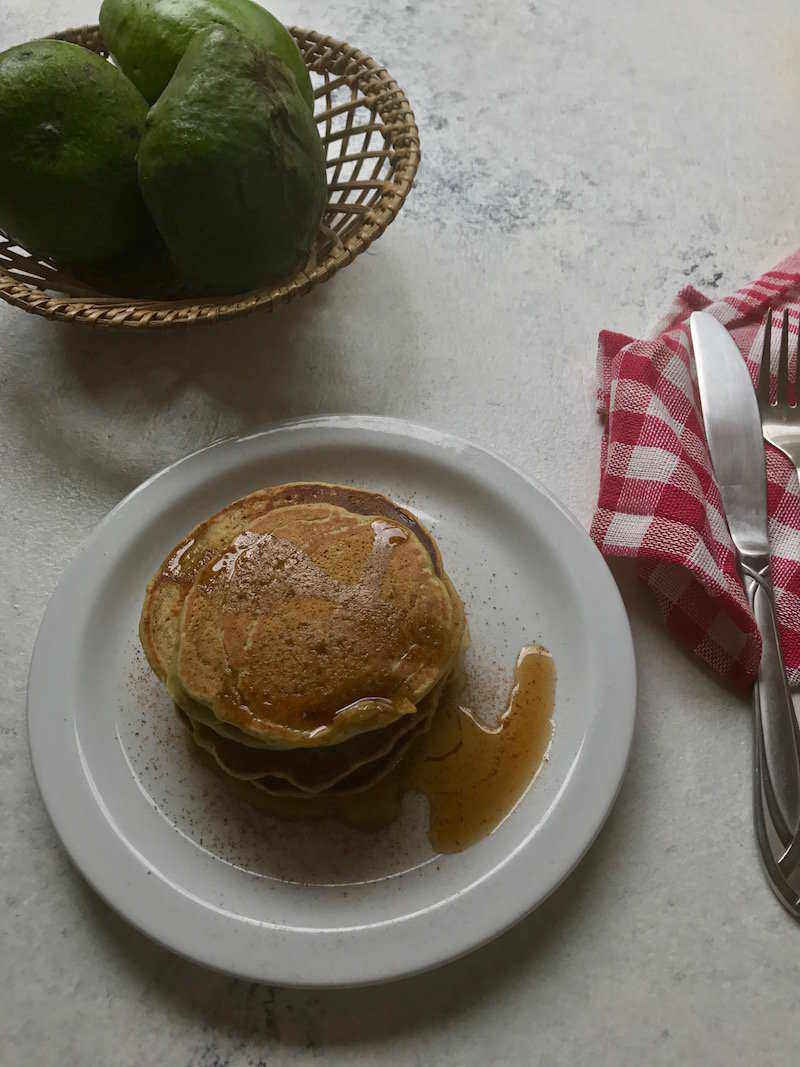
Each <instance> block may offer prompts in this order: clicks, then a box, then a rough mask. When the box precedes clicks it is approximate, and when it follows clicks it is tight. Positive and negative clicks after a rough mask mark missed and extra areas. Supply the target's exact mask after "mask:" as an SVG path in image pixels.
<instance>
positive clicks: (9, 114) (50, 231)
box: [0, 40, 153, 266]
mask: <svg viewBox="0 0 800 1067" xmlns="http://www.w3.org/2000/svg"><path fill="white" fill-rule="evenodd" d="M146 116H147V103H146V101H145V100H144V98H143V97H142V95H141V93H140V92H139V91H138V89H136V87H135V86H134V85H132V84H131V83H130V82H129V81H128V79H127V78H126V77H125V76H124V74H122V73H120V71H119V70H117V69H116V67H113V66H112V65H111V64H110V63H108V62H107V61H106V60H105V59H102V58H101V57H100V56H98V55H97V54H96V53H94V52H90V51H88V50H87V49H85V48H81V47H79V46H78V45H74V44H67V43H66V42H65V41H50V40H47V41H31V42H30V44H21V45H17V46H16V47H14V48H9V49H8V51H6V52H3V53H0V227H2V228H3V229H4V230H5V231H6V232H7V233H8V234H9V235H11V236H12V237H14V238H15V239H16V240H17V241H19V242H20V243H21V244H23V245H24V246H25V247H26V248H27V249H28V250H29V251H32V252H36V253H39V254H45V255H47V256H48V257H50V258H52V259H54V260H56V261H57V262H60V263H62V264H67V265H70V266H80V265H82V264H97V263H100V262H102V261H105V260H107V259H110V258H112V257H115V256H118V255H120V254H121V253H122V252H124V250H125V249H126V248H129V247H132V246H134V245H136V244H137V243H139V242H140V241H141V240H143V239H144V238H146V237H147V236H148V235H152V234H153V228H152V222H151V221H150V219H149V217H148V215H147V211H146V209H145V206H144V202H143V200H142V197H141V193H140V192H139V186H138V183H137V172H136V150H137V148H138V147H139V138H140V137H141V135H142V132H143V130H144V124H145V118H146Z"/></svg>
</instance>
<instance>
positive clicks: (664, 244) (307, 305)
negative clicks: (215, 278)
mask: <svg viewBox="0 0 800 1067" xmlns="http://www.w3.org/2000/svg"><path fill="white" fill-rule="evenodd" d="M97 6H98V5H97V2H96V0H70V2H67V0H4V3H3V5H2V7H3V13H2V18H0V48H4V47H7V46H8V45H11V44H13V43H17V42H19V41H22V40H24V39H27V38H30V37H34V36H36V35H37V34H44V33H47V32H50V31H52V30H55V29H59V28H63V27H65V26H70V25H79V24H82V23H85V22H92V21H95V20H96V12H97ZM274 10H275V12H276V14H278V15H279V16H281V17H283V18H284V19H285V20H286V21H293V22H296V23H298V24H300V25H307V26H313V27H314V28H317V29H320V30H324V31H327V32H330V33H331V34H333V35H335V36H338V37H342V38H344V39H346V40H349V41H351V42H352V43H354V44H357V45H358V46H359V47H361V48H363V49H364V50H366V51H368V52H369V53H370V54H372V55H374V56H376V57H379V58H380V60H381V61H382V62H384V63H386V65H387V66H388V67H389V69H390V70H391V71H392V73H393V74H394V76H395V77H396V78H397V79H398V81H399V82H400V84H402V85H403V86H404V88H405V89H406V90H407V92H408V94H409V97H410V99H411V101H412V104H413V106H414V108H415V111H416V114H417V118H418V122H419V126H420V130H421V136H422V145H423V164H422V168H421V170H420V174H419V181H418V185H417V188H416V189H415V191H414V192H413V193H412V194H411V197H410V198H409V200H408V203H407V205H406V207H405V208H404V210H403V212H402V213H401V216H400V218H399V220H398V221H397V222H396V223H395V224H394V225H393V226H392V227H391V228H390V229H389V231H388V232H387V233H386V234H385V235H384V237H382V238H381V240H380V241H379V242H378V243H377V244H375V245H374V246H373V249H372V251H371V252H370V254H369V257H368V258H367V257H366V256H365V257H362V258H361V259H360V260H358V261H357V262H356V263H355V264H354V265H353V266H352V267H350V268H349V269H347V270H346V271H344V272H342V273H341V274H340V275H339V276H338V277H337V278H336V279H335V280H334V281H333V282H331V283H330V284H328V285H325V286H323V287H322V288H320V289H318V290H317V291H316V292H315V293H314V294H312V295H311V296H310V297H308V298H306V299H304V300H302V301H299V302H297V303H295V304H294V305H293V306H291V307H290V308H288V309H285V310H283V311H282V312H281V313H279V314H277V315H275V316H273V317H252V318H249V319H245V320H241V321H238V322H235V323H232V324H229V325H226V326H220V327H213V328H206V329H204V330H194V331H191V332H186V333H175V334H169V335H164V336H141V337H140V336H129V335H125V334H119V335H118V334H116V333H110V332H106V331H97V332H92V331H90V330H87V329H78V328H74V327H73V328H71V327H68V326H63V325H58V324H52V323H48V322H45V321H43V320H41V319H37V318H35V317H34V316H31V315H26V314H24V313H22V312H21V311H17V310H14V309H12V308H9V307H7V306H6V305H2V306H0V380H1V381H2V388H1V389H0V427H1V429H0V467H1V469H2V472H3V473H2V480H1V482H0V499H1V500H2V507H1V508H0V515H2V519H1V520H0V551H1V552H2V558H3V560H4V566H5V570H4V571H3V576H2V589H3V592H2V596H0V612H2V615H0V621H1V622H2V628H3V633H4V640H3V641H2V648H0V692H1V693H2V698H1V699H2V709H1V710H0V805H1V806H2V811H3V818H2V820H0V870H1V871H2V876H1V878H0V883H1V888H2V894H3V910H2V916H0V929H1V930H2V945H3V949H2V952H0V983H2V991H3V997H2V999H3V1010H2V1012H0V1062H2V1063H3V1064H4V1065H7V1067H15V1065H18V1064H19V1065H22V1064H26V1065H28V1064H35V1065H37V1067H50V1065H52V1067H61V1065H64V1064H70V1065H71V1064H77V1065H84V1064H85V1065H94V1064H98V1065H106V1064H114V1065H120V1067H139V1065H141V1064H159V1065H164V1067H167V1065H169V1067H172V1065H175V1067H255V1065H256V1064H267V1063H269V1064H276V1065H282V1064H289V1063H295V1062H296V1063H310V1062H314V1061H317V1060H324V1061H325V1062H328V1063H337V1064H353V1065H355V1064H358V1065H367V1064H383V1063H393V1064H414V1063H419V1064H423V1063H424V1064H426V1065H429V1064H459V1065H460V1064H464V1065H467V1064H476V1065H478V1064H480V1065H484V1064H485V1065H489V1064H491V1065H498V1067H499V1065H517V1064H520V1065H522V1064H526V1065H527V1064H541V1065H551V1064H571V1065H572V1064H584V1063H585V1064H592V1065H593V1067H599V1065H601V1064H603V1065H605V1064H607V1065H614V1067H617V1065H619V1067H622V1065H626V1067H627V1065H630V1067H638V1065H640V1064H655V1065H660V1064H672V1063H692V1064H709V1065H717V1064H719V1065H723V1064H724V1065H726V1067H730V1065H734V1064H742V1065H749V1064H752V1063H755V1062H759V1063H761V1064H764V1065H772V1064H774V1065H784V1064H789V1063H792V1062H797V1058H798V1053H797V1036H796V1035H797V1032H798V1030H797V1019H798V1008H800V981H799V979H800V964H798V959H800V929H798V928H797V927H796V926H795V925H794V924H793V923H792V922H791V920H789V919H788V918H787V917H786V916H785V915H784V913H783V912H782V911H781V909H780V908H779V906H778V904H777V903H776V902H775V900H774V899H773V897H772V895H771V894H770V892H769V890H768V889H767V888H766V885H765V883H764V880H763V878H762V875H761V872H760V870H759V866H758V862H757V857H756V849H755V845H754V841H753V834H752V831H751V816H750V770H749V762H750V723H749V715H748V707H747V705H746V703H745V702H744V701H740V700H738V699H736V698H734V697H731V696H730V695H729V694H728V693H726V692H724V691H723V690H722V689H721V688H720V687H719V686H718V685H717V683H716V682H715V681H714V679H713V678H711V677H710V676H709V675H708V674H707V673H705V672H704V671H703V670H702V669H701V668H700V667H699V666H697V665H696V664H695V663H694V662H691V661H689V660H688V659H687V658H686V657H685V656H684V655H683V654H682V653H681V652H680V651H679V650H678V649H676V648H675V647H674V646H673V644H672V643H671V642H670V640H669V639H668V637H667V636H666V634H665V633H664V632H663V631H662V629H661V627H660V624H659V621H658V618H657V616H656V613H655V609H654V607H653V605H652V604H651V602H650V601H649V599H648V598H647V597H646V595H645V594H644V593H643V592H642V591H640V590H639V588H638V587H637V585H636V583H635V581H633V580H632V578H631V577H630V575H628V574H627V573H626V572H625V571H624V570H619V571H618V572H617V574H618V577H619V580H620V584H621V585H622V587H623V590H624V595H625V598H626V602H627V604H628V607H629V610H630V614H631V621H632V625H633V632H634V637H635V641H636V651H637V656H638V661H639V670H640V688H641V695H640V702H639V716H638V725H637V730H636V736H635V740H634V746H633V753H632V758H631V763H630V769H629V771H628V774H627V778H626V780H625V783H624V786H623V789H622V792H621V795H620V797H619V800H618V802H617V805H616V807H615V809H614V811H613V813H612V815H611V817H610V819H609V821H608V824H607V825H606V827H605V829H604V830H603V832H602V834H601V836H600V838H599V840H598V841H597V843H596V844H595V846H594V847H593V849H592V850H591V852H590V853H589V855H588V856H587V858H586V859H585V861H584V862H583V863H582V864H581V866H580V867H579V869H578V870H577V871H576V872H575V873H574V874H573V875H572V877H570V878H569V879H568V881H567V882H566V884H565V885H563V886H562V888H561V889H560V890H559V891H558V892H557V893H556V894H555V895H554V896H553V897H552V898H551V899H550V900H549V901H548V902H547V903H546V904H545V905H544V906H543V907H542V908H540V909H539V911H538V912H536V913H535V914H533V915H532V916H530V917H529V918H528V919H527V920H526V921H524V922H523V923H521V924H520V925H519V926H517V927H516V928H515V929H513V930H512V931H511V932H510V933H508V934H506V935H505V936H503V937H502V938H501V939H500V940H498V941H497V942H495V943H494V944H492V945H490V946H489V947H487V948H485V949H482V950H481V951H479V952H477V953H475V954H474V955H472V956H470V957H468V958H466V959H464V960H461V961H460V962H458V963H455V964H453V965H451V966H448V967H446V968H444V969H442V970H440V971H438V972H436V973H433V974H430V975H427V976H424V977H421V978H417V979H413V980H409V981H405V982H402V983H399V984H395V985H391V986H387V987H382V988H375V989H368V990H363V991H355V992H353V991H350V992H324V993H313V994H310V993H303V992H297V991H294V992H287V991H282V990H280V989H272V988H267V987H260V986H256V985H248V984H247V983H243V982H240V981H237V980H233V979H230V978H227V977H223V976H220V975H217V974H213V973H210V972H207V971H205V970H203V969H202V968H200V967H197V966H194V965H192V964H189V963H186V962H184V961H183V960H181V959H178V958H177V957H175V956H173V955H171V954H170V953H168V952H166V951H164V950H162V949H161V948H158V947H157V946H155V945H154V944H151V943H150V942H149V941H148V940H146V939H145V938H144V937H142V936H141V935H140V934H138V933H136V932H135V931H134V930H133V929H131V928H130V927H129V926H128V925H127V924H126V923H125V922H124V921H123V920H122V919H120V918H118V917H117V916H116V915H115V914H113V913H112V912H110V911H109V909H108V908H107V907H106V906H105V905H104V904H103V903H101V901H100V900H99V899H98V898H97V897H96V896H95V895H94V893H93V892H92V891H91V890H90V889H89V888H88V886H87V885H86V884H85V883H84V881H83V880H82V878H81V877H80V876H79V875H78V874H77V873H76V871H75V870H74V869H73V867H72V866H71V864H70V862H69V861H68V859H67V857H66V855H65V853H64V852H63V850H62V849H61V847H60V845H59V842H58V840H57V839H56V836H55V834H54V832H53V830H52V828H51V825H50V822H49V820H48V818H47V816H46V814H45V811H44V809H43V807H42V804H41V801H40V799H39V795H38V792H37V789H36V785H35V783H34V780H33V776H32V773H31V767H30V761H29V757H28V747H27V737H26V727H25V684H26V675H27V669H28V663H29V660H30V655H31V648H32V645H33V640H34V637H35V634H36V629H37V626H38V624H39V620H40V619H41V616H42V613H43V611H44V608H45V604H46V603H47V599H48V597H49V595H50V593H51V592H52V590H53V588H54V586H55V584H56V582H57V580H58V577H59V574H60V572H61V570H62V568H63V567H64V565H65V563H66V561H67V560H69V559H70V558H71V557H72V556H73V554H74V553H75V552H76V551H77V549H78V547H79V546H80V544H81V542H82V539H83V538H84V537H85V536H86V534H87V533H88V531H89V530H90V529H91V528H92V526H93V525H94V524H95V523H96V522H97V521H98V520H99V519H100V518H101V516H102V515H103V514H104V513H105V512H106V511H107V510H108V509H109V508H111V507H112V506H113V505H114V504H115V503H116V502H117V501H118V500H119V499H120V498H121V497H122V496H123V495H125V494H126V493H127V492H128V491H129V490H130V489H131V488H133V487H134V486H135V485H136V484H137V483H138V482H140V481H141V480H142V479H143V478H145V477H147V476H148V475H149V474H151V473H152V472H153V471H155V470H156V469H158V468H160V467H162V466H163V465H165V464H166V463H169V462H170V461H171V460H174V459H176V458H177V457H179V456H181V455H182V454H184V453H185V452H188V451H190V450H192V449H195V448H197V447H199V446H201V445H204V444H206V443H207V442H209V441H211V440H213V439H214V438H217V437H220V436H223V435H226V434H233V433H239V432H243V431H248V430H252V429H254V428H256V427H260V426H263V425H264V424H265V423H268V422H270V421H271V420H274V419H280V418H285V417H287V416H294V415H304V414H309V413H316V412H329V411H356V412H370V413H375V414H390V415H396V416H401V417H407V418H411V419H413V420H415V421H418V422H427V423H430V424H432V425H435V426H438V427H441V428H443V429H446V430H451V431H454V432H456V433H458V434H462V435H467V436H469V437H471V438H474V439H475V440H477V441H478V442H481V443H484V444H486V445H490V446H492V447H493V448H496V449H497V450H499V451H500V452H501V453H503V454H505V455H506V456H508V457H509V458H510V459H511V460H512V461H513V462H515V463H516V464H518V465H519V466H521V467H522V468H524V469H525V470H526V471H528V472H530V473H531V474H533V475H536V476H537V477H538V478H540V479H541V480H542V481H543V482H544V483H546V484H547V485H548V486H549V487H550V488H551V489H552V490H553V491H554V492H555V493H557V494H558V495H559V496H560V497H562V499H563V500H564V501H565V502H566V504H567V505H568V506H569V507H570V508H571V509H572V510H573V511H574V512H575V513H576V514H577V515H578V516H579V517H580V518H581V520H582V521H584V522H585V523H587V524H588V522H589V520H590V516H591V510H592V504H593V500H594V495H595V491H596V481H597V445H598V440H599V434H600V430H599V426H598V423H597V421H596V418H595V415H594V411H593V370H594V367H593V364H594V350H595V342H596V333H597V330H598V329H599V328H600V327H603V326H608V327H614V328H618V329H621V330H624V331H627V332H632V333H636V332H641V331H643V330H645V329H646V328H647V327H648V326H649V324H650V323H651V321H653V320H654V319H656V318H657V317H658V315H659V314H660V313H661V311H662V309H663V308H664V307H665V306H666V305H667V304H668V303H669V301H670V300H671V298H672V296H673V294H674V293H675V291H676V290H677V289H679V288H680V287H681V286H682V285H684V284H685V283H686V282H692V283H694V284H696V285H697V286H699V287H700V288H702V289H705V290H706V291H707V292H709V293H712V294H721V293H723V292H726V291H729V290H731V289H733V288H735V287H736V286H738V285H739V284H741V283H742V282H744V281H745V280H747V279H748V278H749V277H752V276H754V275H756V274H757V273H760V272H761V271H762V270H764V269H766V268H768V267H770V266H771V265H773V263H775V262H776V261H777V260H778V259H779V258H781V257H782V256H783V255H784V254H786V253H787V252H789V251H790V250H791V249H792V248H793V247H794V246H796V245H797V244H798V239H799V238H800V225H799V224H798V218H800V209H799V208H798V202H797V200H798V198H797V188H798V181H797V176H798V171H800V163H798V149H797V145H798V113H800V30H799V29H798V23H797V19H796V9H795V8H794V5H793V4H790V3H789V2H788V0H768V2H767V3H765V4H762V5H754V4H752V3H750V2H749V0H681V2H673V3H667V4H665V3H663V0H640V2H638V3H636V4H624V3H623V4H620V3H615V2H611V0H591V2H590V0H578V2H574V3H566V2H564V0H535V2H533V0H525V2H522V0H511V2H510V3H505V4H499V5H497V4H491V3H479V2H478V0H444V2H443V3H440V4H435V5H430V4H422V3H418V2H417V0H408V2H403V0H385V2H383V3H374V2H372V0H368V2H367V3H355V2H354V0H342V2H340V3H339V4H336V5H334V4H329V3H326V2H324V0H297V2H296V3H295V4H294V5H292V4H290V3H289V0H280V2H279V3H276V4H275V5H274ZM355 308H358V314H354V313H353V312H354V309H355Z"/></svg>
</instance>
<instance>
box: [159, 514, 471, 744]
mask: <svg viewBox="0 0 800 1067" xmlns="http://www.w3.org/2000/svg"><path fill="white" fill-rule="evenodd" d="M460 641H461V626H460V622H459V615H458V613H457V611H456V609H455V605H454V603H453V600H452V598H451V594H450V589H449V587H448V584H447V583H445V582H444V581H443V580H442V579H441V578H440V577H439V576H438V575H437V574H436V572H435V570H434V566H433V561H432V559H431V557H430V554H429V553H428V551H427V550H426V549H425V547H424V546H423V544H422V543H421V542H420V541H419V540H418V538H417V537H416V536H415V535H414V534H413V533H412V532H411V531H410V530H408V529H407V528H405V527H404V526H401V525H400V524H398V523H391V522H389V521H387V520H385V519H382V518H378V517H375V516H369V515H358V514H353V513H352V512H349V511H346V510H345V509H344V508H341V507H338V506H337V505H333V504H327V503H312V504H298V505H292V506H288V507H285V508H281V509H276V510H274V511H272V512H268V513H267V514H265V515H262V516H259V517H258V518H256V519H254V520H253V521H252V522H250V523H249V524H248V529H247V531H246V532H245V533H243V534H240V535H239V536H238V537H237V538H236V539H235V540H234V542H233V544H232V546H231V547H230V549H229V550H228V551H227V552H223V553H222V554H221V555H220V556H218V557H217V558H216V559H213V560H211V561H210V562H209V563H207V564H206V565H205V566H204V567H202V568H201V569H200V571H199V572H198V574H197V576H196V578H195V581H194V584H193V585H192V587H191V589H190V590H189V592H188V593H187V594H186V597H185V598H184V603H183V608H182V611H181V617H180V620H179V639H178V648H177V652H176V654H175V656H174V659H173V663H172V664H171V666H170V670H169V672H168V676H167V687H168V689H169V690H170V692H171V693H172V695H173V697H174V698H175V699H176V701H177V702H178V703H179V704H180V705H181V706H184V701H185V699H186V698H187V697H188V698H189V700H191V701H192V702H193V703H196V704H202V705H204V706H206V707H207V708H209V709H210V710H211V711H212V713H213V715H214V717H215V718H216V719H217V720H219V721H220V722H223V723H228V724H231V725H233V726H236V727H237V728H238V729H239V730H241V731H243V732H244V733H246V734H250V735H252V736H253V737H255V738H258V739H259V740H261V741H262V742H264V743H266V744H268V745H270V746H272V747H298V746H307V747H314V748H317V747H320V746H325V745H333V744H338V743H340V742H341V741H344V740H345V739H346V738H347V737H350V736H353V735H354V734H357V733H361V732H362V731H364V730H374V729H377V728H380V727H382V726H386V725H388V724H389V723H391V722H394V721H395V720H396V719H398V718H400V717H401V716H404V715H413V714H414V713H415V711H416V705H417V703H418V702H419V701H420V700H421V699H422V698H423V697H424V696H425V695H426V694H427V693H428V692H430V690H431V689H432V688H433V686H434V685H435V684H436V683H437V682H438V681H439V679H440V678H441V677H442V675H443V674H444V673H446V672H447V671H448V670H449V669H450V666H451V663H452V660H453V657H454V654H455V653H456V651H457V649H458V647H459V645H460Z"/></svg>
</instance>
